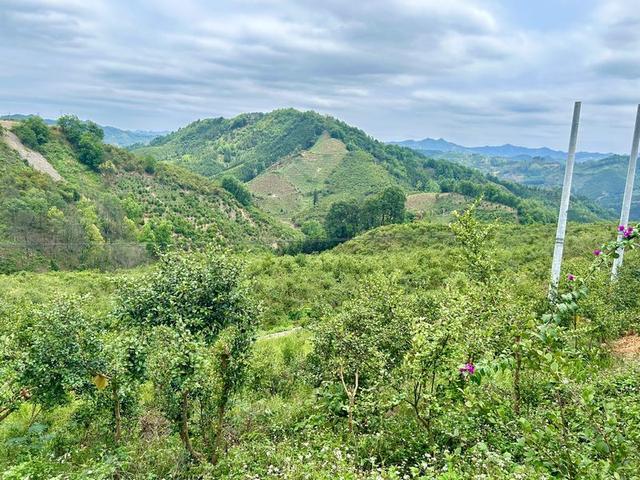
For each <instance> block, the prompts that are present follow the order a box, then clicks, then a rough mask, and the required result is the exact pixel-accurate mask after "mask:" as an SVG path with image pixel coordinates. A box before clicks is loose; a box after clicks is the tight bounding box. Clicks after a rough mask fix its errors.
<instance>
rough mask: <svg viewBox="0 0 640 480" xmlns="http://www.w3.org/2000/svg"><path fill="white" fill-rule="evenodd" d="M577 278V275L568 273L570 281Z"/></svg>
mask: <svg viewBox="0 0 640 480" xmlns="http://www.w3.org/2000/svg"><path fill="white" fill-rule="evenodd" d="M575 279H576V277H575V275H572V274H569V275H567V280H569V281H570V282H573V281H574V280H575Z"/></svg>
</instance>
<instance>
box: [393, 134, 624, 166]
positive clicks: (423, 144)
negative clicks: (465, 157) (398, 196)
mask: <svg viewBox="0 0 640 480" xmlns="http://www.w3.org/2000/svg"><path fill="white" fill-rule="evenodd" d="M388 143H390V144H392V145H400V146H404V147H408V148H412V149H414V150H418V151H422V152H442V153H444V152H461V153H476V154H480V155H488V156H494V157H506V158H515V157H520V156H528V157H548V158H552V159H556V160H565V159H566V158H567V152H564V151H562V150H554V149H552V148H549V147H534V148H532V147H523V146H520V145H513V144H510V143H505V144H502V145H484V146H476V147H467V146H464V145H460V144H457V143H453V142H449V141H448V140H445V139H444V138H438V139H433V138H429V137H427V138H424V139H422V140H400V141H391V142H388ZM611 155H614V154H613V153H601V152H577V153H576V160H578V161H587V160H599V159H602V158H606V157H609V156H611Z"/></svg>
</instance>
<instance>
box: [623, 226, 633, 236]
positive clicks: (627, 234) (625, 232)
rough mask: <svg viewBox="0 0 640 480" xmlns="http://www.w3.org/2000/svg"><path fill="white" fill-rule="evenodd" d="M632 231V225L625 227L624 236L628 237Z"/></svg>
mask: <svg viewBox="0 0 640 480" xmlns="http://www.w3.org/2000/svg"><path fill="white" fill-rule="evenodd" d="M632 233H633V227H627V229H626V230H625V231H624V238H629V237H630V236H631V234H632Z"/></svg>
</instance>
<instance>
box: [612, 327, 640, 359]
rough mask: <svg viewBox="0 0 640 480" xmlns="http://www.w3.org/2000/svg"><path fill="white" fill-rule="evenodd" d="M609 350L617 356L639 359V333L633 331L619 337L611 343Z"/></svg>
mask: <svg viewBox="0 0 640 480" xmlns="http://www.w3.org/2000/svg"><path fill="white" fill-rule="evenodd" d="M611 350H612V351H613V353H614V355H616V356H618V357H621V358H626V359H634V360H640V335H638V334H635V333H633V334H630V335H625V336H624V337H621V338H619V339H618V340H616V341H614V342H612V343H611Z"/></svg>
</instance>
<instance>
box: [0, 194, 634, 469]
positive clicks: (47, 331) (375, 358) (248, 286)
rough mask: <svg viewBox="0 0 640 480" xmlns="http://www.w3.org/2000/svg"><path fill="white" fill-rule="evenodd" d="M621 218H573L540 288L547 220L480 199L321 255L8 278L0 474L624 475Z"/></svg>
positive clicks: (626, 374) (630, 451) (174, 258)
mask: <svg viewBox="0 0 640 480" xmlns="http://www.w3.org/2000/svg"><path fill="white" fill-rule="evenodd" d="M614 235H615V232H614V231H613V229H612V228H611V226H607V225H604V224H602V225H580V224H570V226H569V237H568V240H570V241H569V242H568V243H567V250H566V252H567V259H566V262H565V276H566V275H568V274H571V277H568V278H567V277H565V279H564V280H563V282H562V284H561V287H560V295H559V296H558V297H556V299H555V300H554V301H553V302H551V303H550V302H549V301H548V300H547V298H546V293H547V292H546V282H547V281H548V267H549V265H548V260H549V252H550V250H551V248H552V246H553V226H552V225H534V226H531V225H529V226H522V225H496V224H492V223H484V222H481V221H479V220H478V219H477V217H476V215H475V208H473V207H472V208H470V209H468V210H467V211H466V212H464V213H462V214H458V215H456V216H455V221H454V222H452V224H451V226H445V225H441V224H433V223H428V222H415V223H409V224H403V225H388V226H383V227H379V228H376V229H373V230H371V231H369V232H366V233H365V234H363V235H360V236H358V237H356V238H355V239H353V240H351V241H349V242H346V243H344V244H343V245H341V246H339V247H337V248H335V249H333V250H331V251H328V252H324V253H322V254H319V255H303V254H300V255H296V256H287V255H285V256H275V255H274V254H272V253H268V252H255V253H243V254H240V253H233V252H222V251H219V250H217V251H216V250H207V251H203V252H200V253H197V252H193V253H184V252H183V253H173V254H169V255H164V256H162V258H161V260H160V261H159V262H158V263H157V264H156V265H154V266H149V267H145V268H143V269H138V270H135V271H131V272H119V273H116V274H107V275H105V274H99V273H95V272H94V273H83V272H78V273H74V272H51V273H47V274H26V275H12V276H5V277H0V286H1V287H2V288H1V289H0V292H1V293H0V318H1V319H2V322H0V326H1V330H0V332H1V334H2V342H1V343H0V354H1V355H2V359H3V362H2V364H1V365H2V366H1V367H0V375H1V376H2V380H3V381H2V384H1V385H2V390H1V391H0V418H1V420H0V442H2V443H3V445H4V448H3V449H0V467H1V469H2V471H3V478H6V479H14V478H16V479H17V478H32V479H45V478H70V479H74V478H77V479H80V478H82V479H87V478H88V479H106V478H114V477H119V478H134V479H138V478H140V479H142V478H145V479H148V478H201V479H207V478H229V479H234V478H314V479H333V478H345V479H348V478H353V479H359V478H362V479H364V478H380V479H399V478H415V479H448V480H451V479H467V478H496V479H512V478H576V479H577V478H602V479H605V478H633V476H634V475H636V473H637V471H638V469H639V468H640V456H639V455H638V452H639V451H640V450H638V448H637V446H638V445H639V442H640V427H639V426H640V407H638V404H637V398H638V395H639V394H640V380H639V379H640V376H639V375H638V374H639V373H640V366H639V364H638V360H637V359H635V360H634V359H633V358H627V359H625V358H622V357H620V356H619V353H616V352H617V350H616V347H615V343H612V342H613V341H614V340H615V339H616V338H618V337H619V336H621V335H624V334H625V333H626V332H629V331H637V329H638V327H639V324H638V322H639V320H640V303H639V302H638V297H637V295H635V294H634V292H635V291H637V288H638V287H639V286H640V283H639V282H640V278H639V277H638V266H639V263H638V261H639V260H640V259H639V258H638V256H637V252H636V251H633V250H634V247H636V246H638V242H639V241H640V236H639V235H638V232H637V230H636V229H627V230H626V234H625V237H624V241H623V244H624V245H625V247H626V249H627V250H628V252H627V254H626V255H625V262H626V264H625V267H624V269H623V271H622V272H621V276H620V277H619V279H618V281H617V282H613V283H610V282H609V266H610V262H611V258H612V256H613V255H614V251H615V249H616V248H617V247H618V246H619V245H618V244H615V243H606V242H607V240H610V239H611V238H613V237H614ZM602 242H605V245H604V246H603V247H599V248H598V249H597V250H595V251H594V250H593V249H594V248H595V247H597V246H598V245H600V244H601V243H602ZM592 251H593V253H592ZM61 286H62V287H61ZM274 325H277V326H279V327H280V328H287V327H289V328H290V327H291V326H296V325H297V326H303V327H304V328H303V329H301V330H290V331H288V332H287V331H285V332H284V333H283V334H282V335H280V336H278V335H275V336H265V335H264V334H263V333H262V331H264V330H265V329H268V328H270V327H273V326H274ZM628 338H634V337H628Z"/></svg>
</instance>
